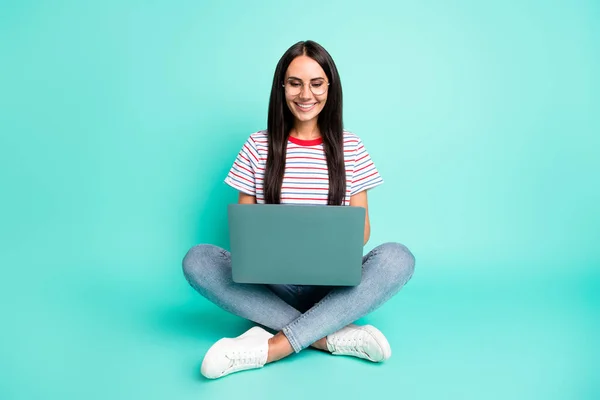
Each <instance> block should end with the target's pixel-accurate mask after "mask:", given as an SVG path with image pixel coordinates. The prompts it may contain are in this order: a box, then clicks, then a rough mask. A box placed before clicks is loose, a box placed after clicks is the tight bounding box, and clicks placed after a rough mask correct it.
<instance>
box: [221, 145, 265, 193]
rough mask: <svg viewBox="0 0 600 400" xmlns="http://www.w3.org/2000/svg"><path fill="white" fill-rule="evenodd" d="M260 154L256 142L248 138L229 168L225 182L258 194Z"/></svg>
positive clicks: (240, 189)
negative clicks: (257, 178) (257, 174)
mask: <svg viewBox="0 0 600 400" xmlns="http://www.w3.org/2000/svg"><path fill="white" fill-rule="evenodd" d="M258 160H259V155H258V151H257V150H256V144H255V143H254V140H252V138H251V137H250V138H248V140H247V141H246V143H244V146H242V149H241V150H240V152H239V153H238V155H237V157H236V159H235V161H234V163H233V166H232V167H231V169H230V170H229V173H228V174H227V177H226V178H225V183H226V184H228V185H229V186H231V187H232V188H234V189H237V190H239V191H240V192H244V193H246V194H249V195H251V196H256V170H257V166H258Z"/></svg>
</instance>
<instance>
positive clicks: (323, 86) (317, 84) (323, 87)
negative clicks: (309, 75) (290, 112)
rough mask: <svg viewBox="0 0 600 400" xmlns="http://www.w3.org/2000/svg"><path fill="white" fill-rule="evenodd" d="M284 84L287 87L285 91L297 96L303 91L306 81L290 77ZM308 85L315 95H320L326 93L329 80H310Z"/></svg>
mask: <svg viewBox="0 0 600 400" xmlns="http://www.w3.org/2000/svg"><path fill="white" fill-rule="evenodd" d="M282 86H283V87H284V88H285V92H286V93H287V94H289V95H290V96H297V95H299V94H300V92H302V89H303V88H304V82H302V81H301V80H299V79H288V80H287V81H286V82H285V83H284V84H283V85H282ZM308 86H309V88H310V91H311V92H312V93H313V94H314V95H315V96H320V95H322V94H325V92H326V91H327V88H328V86H329V82H327V81H325V79H318V80H314V81H310V82H309V83H308Z"/></svg>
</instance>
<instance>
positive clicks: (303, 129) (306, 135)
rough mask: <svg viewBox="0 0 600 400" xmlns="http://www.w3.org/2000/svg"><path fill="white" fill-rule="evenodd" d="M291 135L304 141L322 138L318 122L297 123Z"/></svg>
mask: <svg viewBox="0 0 600 400" xmlns="http://www.w3.org/2000/svg"><path fill="white" fill-rule="evenodd" d="M290 135H291V136H292V137H295V138H298V139H302V140H312V139H317V138H320V137H321V132H320V131H319V125H318V124H317V121H316V120H313V121H305V122H299V121H296V123H295V124H294V127H293V128H292V131H291V132H290Z"/></svg>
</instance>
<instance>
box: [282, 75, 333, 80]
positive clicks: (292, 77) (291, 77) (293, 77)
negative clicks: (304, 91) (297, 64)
mask: <svg viewBox="0 0 600 400" xmlns="http://www.w3.org/2000/svg"><path fill="white" fill-rule="evenodd" d="M288 79H295V80H297V81H301V80H302V79H300V78H298V77H295V76H290V77H289V78H288ZM319 79H323V80H324V79H325V78H323V77H320V76H319V77H318V78H312V79H311V81H316V80H319Z"/></svg>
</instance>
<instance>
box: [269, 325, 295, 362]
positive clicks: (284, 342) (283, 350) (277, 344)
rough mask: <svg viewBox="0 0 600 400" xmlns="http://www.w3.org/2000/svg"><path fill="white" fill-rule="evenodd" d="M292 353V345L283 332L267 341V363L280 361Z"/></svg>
mask: <svg viewBox="0 0 600 400" xmlns="http://www.w3.org/2000/svg"><path fill="white" fill-rule="evenodd" d="M293 352H294V349H293V348H292V345H291V344H290V341H289V340H288V338H287V337H286V336H285V335H284V334H283V332H279V333H277V334H276V335H275V336H273V337H272V338H270V339H269V353H268V355H267V363H270V362H273V361H277V360H281V359H282V358H284V357H287V356H289V355H290V354H292V353H293Z"/></svg>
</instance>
